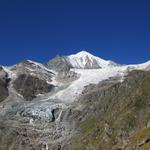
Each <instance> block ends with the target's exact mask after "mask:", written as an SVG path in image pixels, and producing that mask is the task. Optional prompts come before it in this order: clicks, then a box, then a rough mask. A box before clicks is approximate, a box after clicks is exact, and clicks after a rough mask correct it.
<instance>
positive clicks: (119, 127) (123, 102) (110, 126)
mask: <svg viewBox="0 0 150 150" xmlns="http://www.w3.org/2000/svg"><path fill="white" fill-rule="evenodd" d="M97 93H100V94H97ZM83 103H84V105H85V112H86V113H87V114H89V115H87V117H86V119H85V120H84V121H83V122H82V123H81V125H80V132H79V134H78V135H77V136H76V137H75V138H74V139H73V143H74V147H75V149H78V150H79V149H80V150H82V149H83V150H85V149H93V150H111V149H119V148H120V149H124V148H125V147H124V145H127V143H126V142H127V141H128V139H129V137H130V136H132V135H134V134H135V133H136V132H138V131H141V130H143V128H145V126H146V125H147V123H148V122H149V121H150V107H149V104H150V72H144V71H132V72H131V73H129V75H128V76H127V78H126V79H125V81H124V82H123V83H115V84H112V85H111V86H110V87H108V88H106V87H105V88H104V89H100V90H97V91H96V92H95V91H94V92H91V93H88V94H87V95H86V96H85V97H84V101H83ZM146 131H147V130H146ZM148 133H149V132H148ZM135 144H136V143H134V140H133V143H132V144H131V145H135ZM148 144H149V143H148ZM146 146H147V145H145V147H146ZM141 150H148V149H146V148H145V149H141Z"/></svg>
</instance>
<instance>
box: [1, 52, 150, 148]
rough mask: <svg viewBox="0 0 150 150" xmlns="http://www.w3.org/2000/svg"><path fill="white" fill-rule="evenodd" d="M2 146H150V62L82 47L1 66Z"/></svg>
mask: <svg viewBox="0 0 150 150" xmlns="http://www.w3.org/2000/svg"><path fill="white" fill-rule="evenodd" d="M0 108H1V109H0V150H150V62H149V61H148V62H146V63H143V64H137V65H120V64H117V63H115V62H113V61H110V60H104V59H101V58H99V57H96V56H93V55H92V54H90V53H88V52H86V51H81V52H79V53H77V54H73V55H70V56H56V57H55V58H53V59H51V60H50V61H48V62H47V63H46V64H41V63H37V62H34V61H31V60H26V61H22V62H20V63H18V64H15V65H13V66H10V67H4V66H1V67H0Z"/></svg>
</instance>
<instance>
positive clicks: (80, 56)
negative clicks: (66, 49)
mask: <svg viewBox="0 0 150 150" xmlns="http://www.w3.org/2000/svg"><path fill="white" fill-rule="evenodd" d="M68 58H69V62H70V63H71V65H72V66H73V67H74V68H78V69H85V68H86V65H87V64H89V67H90V68H91V69H92V68H93V66H94V64H96V65H97V66H98V68H106V67H108V66H114V64H115V63H113V62H112V61H109V60H104V59H101V58H99V57H96V56H93V55H92V54H90V53H88V52H86V51H81V52H79V53H77V54H73V55H70V56H68Z"/></svg>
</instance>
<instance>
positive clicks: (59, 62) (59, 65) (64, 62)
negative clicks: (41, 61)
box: [46, 56, 72, 72]
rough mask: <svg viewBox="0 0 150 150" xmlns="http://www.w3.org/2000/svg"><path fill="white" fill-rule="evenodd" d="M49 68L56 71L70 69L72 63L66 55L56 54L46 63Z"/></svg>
mask: <svg viewBox="0 0 150 150" xmlns="http://www.w3.org/2000/svg"><path fill="white" fill-rule="evenodd" d="M46 66H47V68H49V69H53V70H55V71H58V72H61V71H64V72H65V71H69V70H70V68H72V65H71V64H70V63H69V61H68V58H67V57H65V56H56V57H55V58H54V59H52V60H50V61H49V62H48V63H47V64H46Z"/></svg>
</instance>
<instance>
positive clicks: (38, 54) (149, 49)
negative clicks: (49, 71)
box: [0, 0, 150, 65]
mask: <svg viewBox="0 0 150 150" xmlns="http://www.w3.org/2000/svg"><path fill="white" fill-rule="evenodd" d="M81 49H84V50H88V51H89V52H91V53H92V54H94V55H97V56H99V57H102V58H104V59H111V60H114V61H116V62H118V63H126V64H129V63H141V62H145V61H147V60H150V1H148V0H1V1H0V64H3V65H11V64H15V63H17V62H19V61H21V60H23V59H32V60H36V61H39V62H46V61H47V60H48V59H50V58H52V57H54V56H55V55H57V54H61V55H64V54H65V55H68V54H72V53H75V52H77V51H79V50H81Z"/></svg>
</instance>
